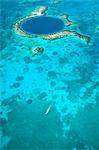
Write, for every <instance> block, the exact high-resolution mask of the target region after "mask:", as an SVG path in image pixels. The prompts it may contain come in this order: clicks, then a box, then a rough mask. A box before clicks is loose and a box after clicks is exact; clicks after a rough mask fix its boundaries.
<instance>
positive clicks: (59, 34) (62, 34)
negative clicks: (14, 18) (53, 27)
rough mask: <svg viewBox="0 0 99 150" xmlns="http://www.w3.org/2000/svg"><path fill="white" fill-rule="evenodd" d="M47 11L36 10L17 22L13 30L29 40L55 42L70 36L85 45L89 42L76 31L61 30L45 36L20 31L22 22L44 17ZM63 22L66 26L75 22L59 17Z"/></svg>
mask: <svg viewBox="0 0 99 150" xmlns="http://www.w3.org/2000/svg"><path fill="white" fill-rule="evenodd" d="M47 10H48V7H47V6H42V7H39V8H37V10H36V11H35V12H33V13H32V14H30V15H29V16H26V17H25V18H23V19H21V20H20V21H18V22H17V23H16V24H15V30H16V32H17V33H18V34H20V35H22V36H26V37H30V38H36V37H38V38H42V39H45V40H55V39H59V38H63V37H65V36H70V35H74V36H77V37H79V38H80V39H81V40H85V41H86V42H87V43H89V42H90V37H88V36H85V35H82V34H80V33H78V32H77V31H70V30H63V31H59V32H56V33H53V34H47V35H44V34H43V35H32V34H29V33H25V32H24V31H23V30H21V29H20V25H21V24H22V22H24V21H25V20H27V19H29V18H32V17H36V16H42V15H45V12H46V11H47ZM60 17H61V18H62V19H63V21H64V22H65V24H66V26H70V25H74V24H76V22H72V21H70V20H69V17H68V16H66V15H63V16H60Z"/></svg>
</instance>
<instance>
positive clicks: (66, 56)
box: [0, 0, 99, 150]
mask: <svg viewBox="0 0 99 150" xmlns="http://www.w3.org/2000/svg"><path fill="white" fill-rule="evenodd" d="M39 6H48V10H47V11H46V15H48V16H51V17H55V18H57V17H60V16H61V15H68V16H69V19H70V20H72V21H74V22H77V24H76V25H73V26H68V27H66V28H67V30H71V31H72V30H73V31H77V32H78V33H81V34H82V35H87V36H89V37H90V38H91V41H90V43H86V42H85V41H83V40H81V39H79V38H78V37H76V36H68V37H63V38H59V39H56V40H44V39H41V38H28V37H23V36H21V35H18V34H17V33H16V32H15V28H14V27H15V23H16V22H18V21H19V20H20V19H22V18H24V17H26V16H28V15H30V14H31V13H32V12H34V10H35V9H36V8H37V7H39ZM0 12H1V15H0V35H1V37H0V48H1V50H0V52H1V55H0V82H1V83H0V93H1V94H0V150H99V30H98V29H97V28H99V0H11V1H10V0H0ZM44 26H45V25H44ZM35 47H42V48H44V52H43V53H41V54H39V55H35V56H34V55H33V52H32V49H33V48H35Z"/></svg>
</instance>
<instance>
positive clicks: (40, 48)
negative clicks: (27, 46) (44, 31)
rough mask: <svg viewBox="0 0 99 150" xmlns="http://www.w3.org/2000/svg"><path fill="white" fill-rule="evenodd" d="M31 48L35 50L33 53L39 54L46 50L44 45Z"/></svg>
mask: <svg viewBox="0 0 99 150" xmlns="http://www.w3.org/2000/svg"><path fill="white" fill-rule="evenodd" d="M31 50H32V52H33V55H39V54H41V53H43V52H44V48H42V47H35V48H32V49H31Z"/></svg>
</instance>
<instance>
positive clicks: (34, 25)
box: [20, 16, 64, 35]
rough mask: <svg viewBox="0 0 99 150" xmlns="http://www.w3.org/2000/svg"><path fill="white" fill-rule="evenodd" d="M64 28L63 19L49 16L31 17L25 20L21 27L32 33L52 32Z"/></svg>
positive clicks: (24, 30)
mask: <svg viewBox="0 0 99 150" xmlns="http://www.w3.org/2000/svg"><path fill="white" fill-rule="evenodd" d="M63 28H64V22H63V21H62V20H61V19H58V18H54V17H49V16H37V17H31V18H29V19H26V20H25V21H23V22H22V23H21V25H20V29H21V30H22V31H23V32H26V33H29V34H31V35H33V34H36V35H40V34H52V33H55V32H58V31H60V30H62V29H63Z"/></svg>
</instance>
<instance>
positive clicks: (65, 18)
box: [61, 15, 77, 26]
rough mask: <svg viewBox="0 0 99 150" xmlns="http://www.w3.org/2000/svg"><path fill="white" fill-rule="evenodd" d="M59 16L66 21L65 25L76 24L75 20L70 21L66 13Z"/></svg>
mask: <svg viewBox="0 0 99 150" xmlns="http://www.w3.org/2000/svg"><path fill="white" fill-rule="evenodd" d="M61 18H62V19H63V20H64V21H65V22H66V26H70V25H74V24H77V23H76V22H73V21H70V19H69V16H68V15H63V16H61Z"/></svg>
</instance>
